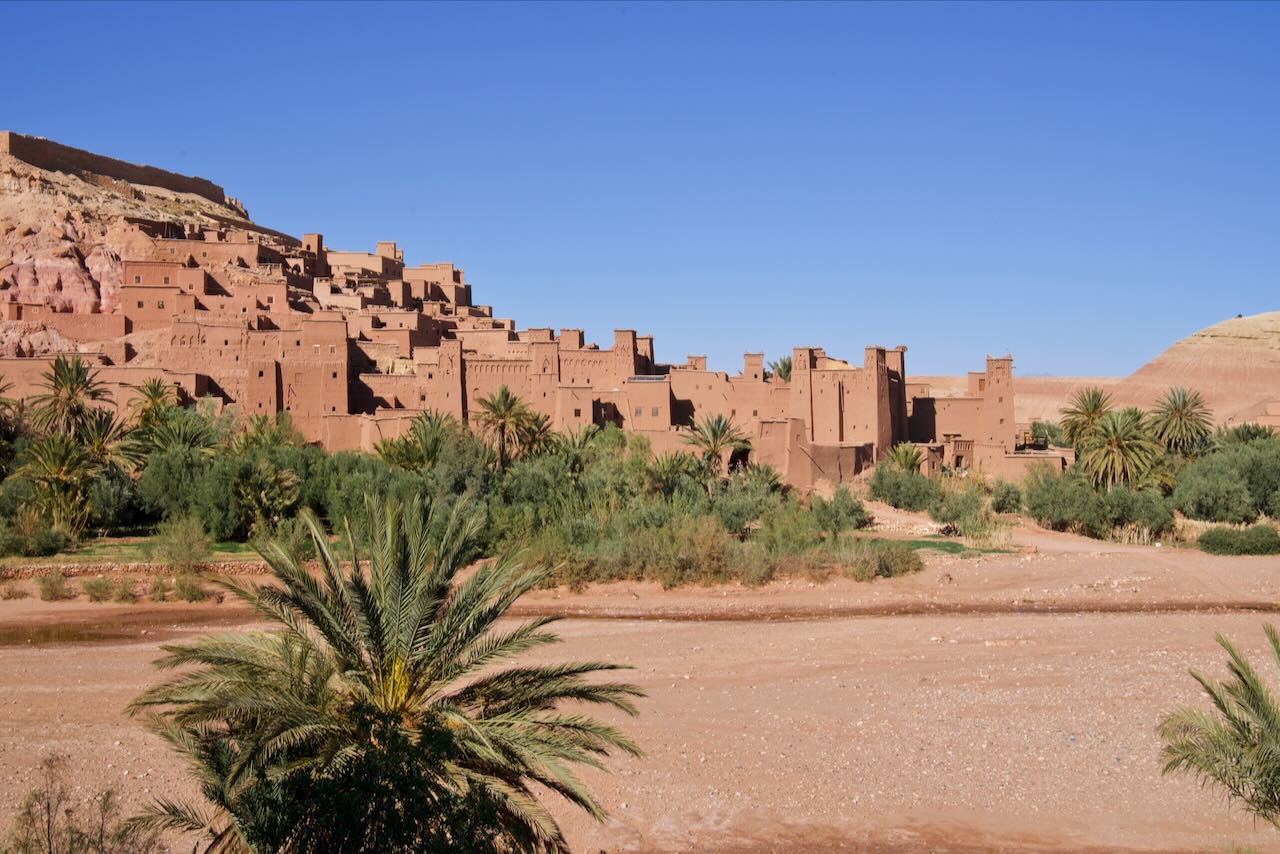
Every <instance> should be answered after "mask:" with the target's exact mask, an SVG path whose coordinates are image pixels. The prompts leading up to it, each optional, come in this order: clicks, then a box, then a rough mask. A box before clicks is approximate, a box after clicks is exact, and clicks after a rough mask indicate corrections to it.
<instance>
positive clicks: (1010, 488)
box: [991, 480, 1022, 513]
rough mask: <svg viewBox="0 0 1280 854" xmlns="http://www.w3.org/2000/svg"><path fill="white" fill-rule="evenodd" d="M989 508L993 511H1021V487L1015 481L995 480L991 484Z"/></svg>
mask: <svg viewBox="0 0 1280 854" xmlns="http://www.w3.org/2000/svg"><path fill="white" fill-rule="evenodd" d="M991 509H992V511H993V512H995V513H1021V512H1022V489H1021V488H1020V487H1019V486H1018V484H1016V483H1010V482H1009V481H1007V480H997V481H996V482H995V483H994V484H992V486H991Z"/></svg>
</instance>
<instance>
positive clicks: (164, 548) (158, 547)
mask: <svg viewBox="0 0 1280 854" xmlns="http://www.w3.org/2000/svg"><path fill="white" fill-rule="evenodd" d="M211 548H212V543H211V542H210V541H209V535H208V534H206V533H205V529H204V524H203V523H202V522H201V521H200V519H199V518H198V517H196V516H177V517H173V518H170V519H166V520H164V521H163V522H161V523H160V524H159V526H158V527H157V528H156V535H155V538H154V539H153V540H152V541H151V544H150V551H151V556H152V557H154V558H156V559H157V560H159V561H160V562H161V563H163V564H164V565H166V566H168V567H171V568H173V569H175V570H177V571H178V572H180V573H190V572H193V571H195V570H196V569H198V568H199V567H201V566H203V565H204V564H205V563H207V562H208V560H209V553H210V550H211Z"/></svg>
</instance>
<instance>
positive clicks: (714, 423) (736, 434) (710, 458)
mask: <svg viewBox="0 0 1280 854" xmlns="http://www.w3.org/2000/svg"><path fill="white" fill-rule="evenodd" d="M684 441H685V444H687V445H692V446H693V447H695V448H697V449H698V450H699V451H701V452H702V462H703V463H704V464H705V465H706V467H707V471H708V472H709V473H710V475H711V477H713V478H717V477H719V476H720V472H721V466H722V465H723V463H724V455H725V454H726V453H728V452H730V451H746V450H750V448H751V442H749V441H748V440H747V437H746V436H744V435H743V434H742V433H741V432H740V431H739V430H738V428H737V427H736V426H734V423H733V419H732V418H731V417H729V416H727V415H722V414H720V413H715V414H712V415H708V416H706V417H705V418H703V419H702V420H701V421H699V422H697V423H695V424H694V425H693V430H692V431H690V432H689V433H688V434H687V435H686V436H685V437H684Z"/></svg>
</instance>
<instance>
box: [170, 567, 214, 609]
mask: <svg viewBox="0 0 1280 854" xmlns="http://www.w3.org/2000/svg"><path fill="white" fill-rule="evenodd" d="M173 595H174V596H175V597H177V598H178V599H181V600H182V601H183V602H203V601H204V600H205V599H207V598H209V593H208V592H207V591H206V590H205V589H204V585H202V584H201V583H200V578H199V576H197V575H196V574H195V573H193V572H184V573H182V574H181V575H179V576H178V577H177V578H175V579H174V580H173Z"/></svg>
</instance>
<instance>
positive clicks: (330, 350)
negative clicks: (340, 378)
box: [329, 344, 338, 356]
mask: <svg viewBox="0 0 1280 854" xmlns="http://www.w3.org/2000/svg"><path fill="white" fill-rule="evenodd" d="M336 352H338V348H337V347H336V346H334V345H333V344H330V345H329V355H330V356H332V355H333V354H334V353H336Z"/></svg>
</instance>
